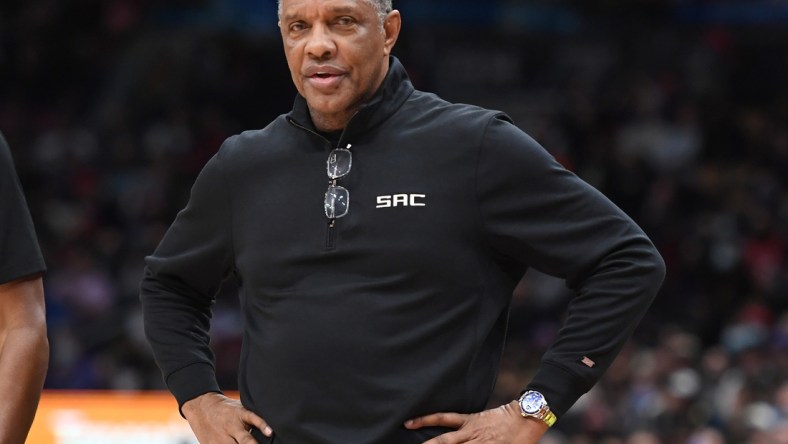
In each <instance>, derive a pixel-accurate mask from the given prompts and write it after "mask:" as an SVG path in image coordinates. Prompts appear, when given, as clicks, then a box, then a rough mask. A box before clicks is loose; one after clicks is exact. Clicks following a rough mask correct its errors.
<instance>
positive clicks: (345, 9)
mask: <svg viewBox="0 0 788 444" xmlns="http://www.w3.org/2000/svg"><path fill="white" fill-rule="evenodd" d="M330 12H331V13H333V14H335V15H341V14H351V13H354V12H356V8H354V7H352V6H335V7H333V8H331V10H330ZM297 17H299V14H298V13H290V14H285V15H284V16H283V17H282V20H284V21H286V22H289V21H292V20H295V19H296V18H297Z"/></svg>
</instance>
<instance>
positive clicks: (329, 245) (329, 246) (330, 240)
mask: <svg viewBox="0 0 788 444" xmlns="http://www.w3.org/2000/svg"><path fill="white" fill-rule="evenodd" d="M336 247H337V220H336V219H329V220H328V226H327V228H326V250H328V251H331V250H333V249H335V248H336Z"/></svg>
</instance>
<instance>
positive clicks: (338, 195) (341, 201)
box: [323, 144, 353, 221]
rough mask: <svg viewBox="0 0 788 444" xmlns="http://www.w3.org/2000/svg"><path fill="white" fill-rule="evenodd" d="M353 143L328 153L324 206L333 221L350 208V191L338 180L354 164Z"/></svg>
mask: <svg viewBox="0 0 788 444" xmlns="http://www.w3.org/2000/svg"><path fill="white" fill-rule="evenodd" d="M350 147H351V145H350V144H348V146H347V148H336V149H333V150H331V152H330V153H329V154H328V161H326V173H327V174H328V179H329V182H328V190H327V191H326V199H325V202H324V204H323V207H324V209H325V211H326V217H327V218H328V219H329V220H331V221H333V220H334V219H339V218H340V217H344V216H345V215H346V214H347V212H348V209H349V208H350V192H349V191H348V190H347V188H345V187H342V186H339V185H337V180H339V179H341V178H343V177H345V176H347V174H348V173H349V172H350V167H351V166H352V165H353V155H352V154H350Z"/></svg>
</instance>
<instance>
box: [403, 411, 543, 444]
mask: <svg viewBox="0 0 788 444" xmlns="http://www.w3.org/2000/svg"><path fill="white" fill-rule="evenodd" d="M430 426H441V427H450V428H453V429H456V430H455V431H454V432H449V433H445V434H443V435H440V436H437V437H435V438H433V439H431V440H429V441H427V442H425V443H424V444H460V443H478V444H482V443H484V444H536V443H537V442H538V441H539V439H540V438H541V437H542V435H544V434H545V432H546V431H547V429H548V427H547V424H545V423H544V422H543V421H541V420H539V419H533V418H524V417H523V416H522V415H521V414H520V406H519V405H518V404H517V401H512V402H510V403H509V404H506V405H502V406H500V407H498V408H496V409H492V410H485V411H483V412H480V413H474V414H472V415H465V414H460V413H435V414H432V415H427V416H422V417H420V418H415V419H412V420H410V421H407V422H406V423H405V427H406V428H408V429H419V428H422V427H430Z"/></svg>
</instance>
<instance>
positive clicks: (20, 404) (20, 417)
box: [0, 274, 49, 444]
mask: <svg viewBox="0 0 788 444" xmlns="http://www.w3.org/2000/svg"><path fill="white" fill-rule="evenodd" d="M48 362H49V341H48V340H47V330H46V321H45V314H44V289H43V285H42V282H41V277H40V275H39V274H36V275H33V276H29V277H26V278H22V279H17V280H14V281H11V282H8V283H4V284H0V393H2V394H3V402H0V442H1V443H4V444H17V443H18V444H22V443H24V442H25V438H26V437H27V433H28V431H29V429H30V425H31V424H32V422H33V418H34V416H35V413H36V408H37V407H38V400H39V397H40V396H41V389H42V388H43V385H44V377H45V375H46V370H47V364H48Z"/></svg>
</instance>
